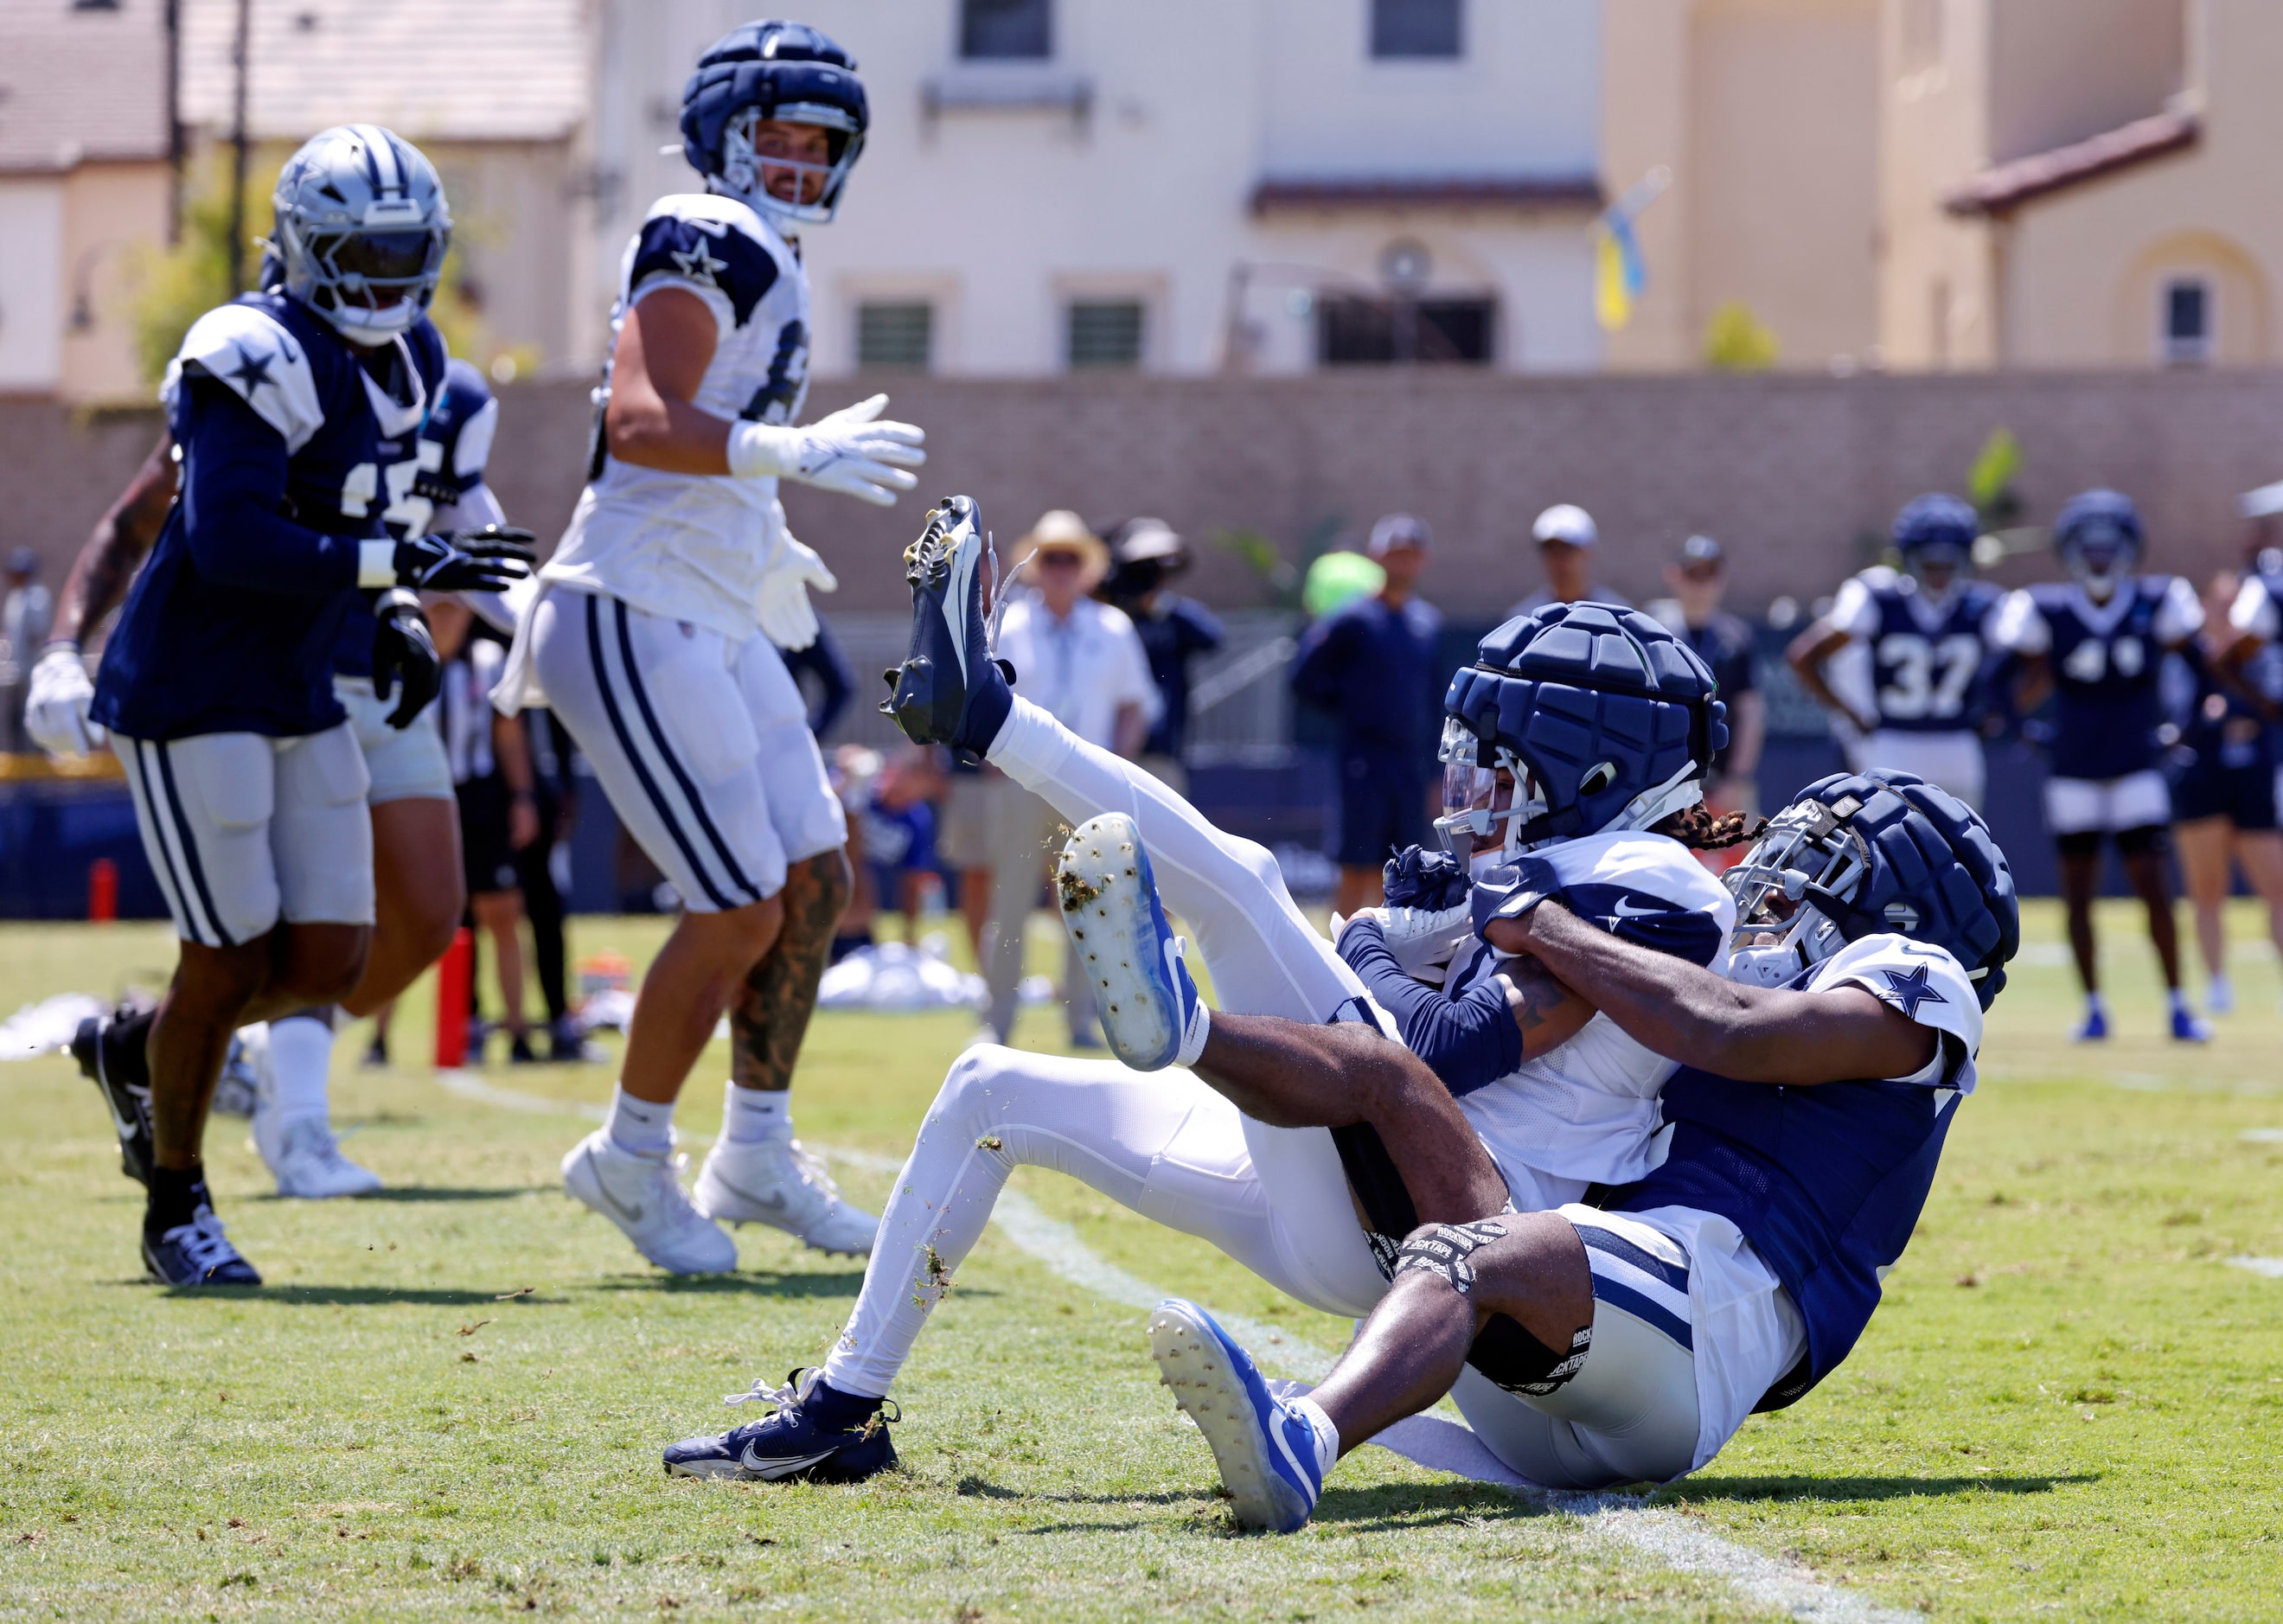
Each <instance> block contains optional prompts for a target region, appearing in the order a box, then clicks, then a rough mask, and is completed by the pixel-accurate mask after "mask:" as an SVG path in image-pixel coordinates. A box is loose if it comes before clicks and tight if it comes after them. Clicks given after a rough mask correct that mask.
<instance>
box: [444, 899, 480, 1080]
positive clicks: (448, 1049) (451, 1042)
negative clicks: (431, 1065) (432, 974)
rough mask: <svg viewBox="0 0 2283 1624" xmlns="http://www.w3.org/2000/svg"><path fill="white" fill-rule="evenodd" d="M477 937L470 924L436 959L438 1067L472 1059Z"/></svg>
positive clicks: (448, 1068) (457, 1065)
mask: <svg viewBox="0 0 2283 1624" xmlns="http://www.w3.org/2000/svg"><path fill="white" fill-rule="evenodd" d="M475 962H476V938H475V934H474V933H472V932H471V931H470V930H469V929H468V927H467V926H466V925H462V926H461V927H460V928H459V929H458V930H456V931H455V932H453V933H452V945H451V946H450V947H448V948H447V949H444V956H443V957H441V958H440V959H438V960H437V961H436V1069H437V1070H438V1071H440V1072H450V1071H457V1070H458V1069H459V1068H460V1067H461V1066H464V1065H466V1064H467V1059H468V982H469V980H470V979H471V976H472V975H473V973H474V969H475Z"/></svg>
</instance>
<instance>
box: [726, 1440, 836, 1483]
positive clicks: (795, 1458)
mask: <svg viewBox="0 0 2283 1624" xmlns="http://www.w3.org/2000/svg"><path fill="white" fill-rule="evenodd" d="M839 1452H840V1451H839V1448H838V1445H836V1446H834V1447H833V1448H830V1449H826V1450H824V1451H822V1453H820V1454H816V1455H756V1454H754V1453H753V1446H752V1445H751V1444H747V1445H746V1446H745V1452H744V1454H743V1455H741V1456H738V1457H737V1464H739V1465H740V1466H743V1467H744V1468H745V1470H746V1471H748V1472H763V1473H770V1474H774V1475H775V1476H778V1477H783V1475H784V1474H785V1473H786V1472H799V1470H801V1468H803V1467H804V1466H814V1465H815V1464H816V1463H817V1462H819V1461H822V1460H830V1459H831V1458H832V1457H833V1456H835V1455H838V1453H839Z"/></svg>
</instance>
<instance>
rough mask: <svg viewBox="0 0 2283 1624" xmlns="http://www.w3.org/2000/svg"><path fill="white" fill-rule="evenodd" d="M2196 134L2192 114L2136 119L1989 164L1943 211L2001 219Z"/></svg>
mask: <svg viewBox="0 0 2283 1624" xmlns="http://www.w3.org/2000/svg"><path fill="white" fill-rule="evenodd" d="M2200 133H2201V132H2200V129H2199V127H2198V125H2197V122H2196V118H2195V115H2194V114H2193V113H2154V114H2152V115H2151V116H2149V117H2147V118H2145V119H2135V120H2133V121H2132V122H2131V123H2130V124H2126V125H2123V126H2121V127H2120V128H2118V129H2108V130H2103V131H2102V132H2101V133H2100V134H2099V135H2097V136H2092V137H2087V138H2086V139H2084V140H2083V141H2073V142H2071V143H2070V144H2069V145H2067V146H2057V147H2054V148H2053V149H2052V150H2051V151H2049V152H2033V153H2031V154H2030V156H2029V157H2027V158H2016V159H2014V160H2010V161H2008V162H2006V163H2001V164H1993V165H1991V167H1990V168H1987V169H1984V170H1983V171H1982V173H1981V174H1979V175H1977V176H1975V177H1974V178H1973V179H1972V180H1970V181H1968V182H1967V183H1966V184H1965V185H1963V186H1960V187H1959V188H1958V189H1957V190H1956V191H1952V192H1951V193H1950V194H1949V195H1948V196H1947V197H1945V198H1944V199H1943V200H1942V202H1943V207H1944V208H1946V209H1948V210H1949V211H1950V212H1951V213H1952V214H1953V215H2002V214H2004V213H2005V212H2006V210H2008V209H2010V208H2014V207H2018V206H2019V205H2021V204H2023V203H2026V202H2028V201H2029V200H2030V199H2032V198H2041V197H2043V196H2045V194H2046V193H2047V192H2049V191H2061V188H2063V187H2064V186H2074V185H2076V184H2077V183H2079V182H2080V181H2089V180H2092V178H2093V177H2094V176H2101V175H2111V174H2114V173H2115V172H2116V171H2117V170H2119V169H2123V168H2130V167H2131V166H2132V165H2134V164H2137V163H2145V162H2147V160H2149V159H2152V158H2161V157H2162V156H2163V155H2164V154H2165V153H2167V152H2180V151H2182V150H2184V149H2186V148H2187V147H2191V146H2193V145H2194V144H2196V140H2197V137H2198V136H2199V134H2200Z"/></svg>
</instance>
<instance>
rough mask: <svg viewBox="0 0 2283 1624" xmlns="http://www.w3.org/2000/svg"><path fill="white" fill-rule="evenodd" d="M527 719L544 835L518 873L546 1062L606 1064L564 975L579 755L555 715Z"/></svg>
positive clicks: (522, 854)
mask: <svg viewBox="0 0 2283 1624" xmlns="http://www.w3.org/2000/svg"><path fill="white" fill-rule="evenodd" d="M522 716H523V724H524V737H525V738H526V741H527V742H528V744H529V746H530V750H531V769H532V788H533V792H534V795H535V797H536V804H537V806H538V808H539V837H538V839H534V840H533V841H532V842H531V844H530V845H528V846H525V847H518V849H517V851H516V854H515V873H516V882H517V885H518V887H519V888H520V889H521V890H522V892H523V917H525V918H526V919H528V920H530V921H531V959H532V966H533V968H534V970H535V971H536V972H537V973H538V976H539V992H540V995H541V997H542V998H543V999H545V1000H546V1003H547V1058H549V1060H552V1061H555V1062H557V1064H563V1063H568V1062H573V1061H602V1060H607V1059H608V1058H610V1056H609V1055H608V1053H607V1052H605V1051H604V1050H603V1049H602V1048H601V1047H599V1046H598V1045H596V1044H594V1043H590V1042H588V1041H587V1030H586V1027H583V1026H582V1025H580V1020H579V1018H578V1016H577V1015H576V1014H574V1013H573V1011H572V1009H571V988H570V983H569V979H568V974H567V971H568V957H569V943H568V942H567V941H565V936H564V917H565V913H566V911H567V910H566V909H565V905H564V900H563V899H564V894H565V892H567V891H569V890H570V888H571V831H572V829H573V825H574V824H576V822H577V820H578V816H579V785H578V777H577V774H576V772H575V771H574V769H573V763H574V762H575V761H577V759H578V749H577V746H575V745H573V743H572V740H571V730H569V729H568V728H566V727H565V726H564V725H563V724H562V723H561V722H558V721H557V720H556V716H555V713H554V712H553V711H550V710H545V709H542V708H539V707H531V708H528V709H526V710H525V711H524V712H523V713H522Z"/></svg>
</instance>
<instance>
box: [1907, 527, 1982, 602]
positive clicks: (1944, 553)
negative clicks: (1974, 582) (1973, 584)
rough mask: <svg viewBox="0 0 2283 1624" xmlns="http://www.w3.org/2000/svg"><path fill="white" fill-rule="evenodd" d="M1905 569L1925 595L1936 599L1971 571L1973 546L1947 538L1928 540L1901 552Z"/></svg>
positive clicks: (1972, 567)
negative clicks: (1962, 544) (1960, 544)
mask: <svg viewBox="0 0 2283 1624" xmlns="http://www.w3.org/2000/svg"><path fill="white" fill-rule="evenodd" d="M1903 570H1904V573H1905V574H1907V575H1909V576H1910V577H1911V579H1912V580H1913V581H1915V582H1918V583H1919V587H1920V589H1921V590H1922V591H1923V592H1924V593H1925V594H1926V595H1927V597H1928V598H1930V599H1932V600H1933V601H1934V602H1936V603H1939V602H1941V601H1942V600H1943V599H1944V598H1945V597H1949V596H1950V591H1951V589H1952V588H1953V587H1955V586H1956V585H1958V583H1959V582H1961V581H1966V580H1968V579H1970V578H1971V577H1972V576H1973V574H1974V550H1973V549H1972V548H1970V547H1959V546H1955V545H1953V544H1952V543H1949V542H1928V543H1924V544H1923V545H1921V546H1917V547H1913V548H1909V549H1906V550H1905V551H1904V553H1903Z"/></svg>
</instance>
